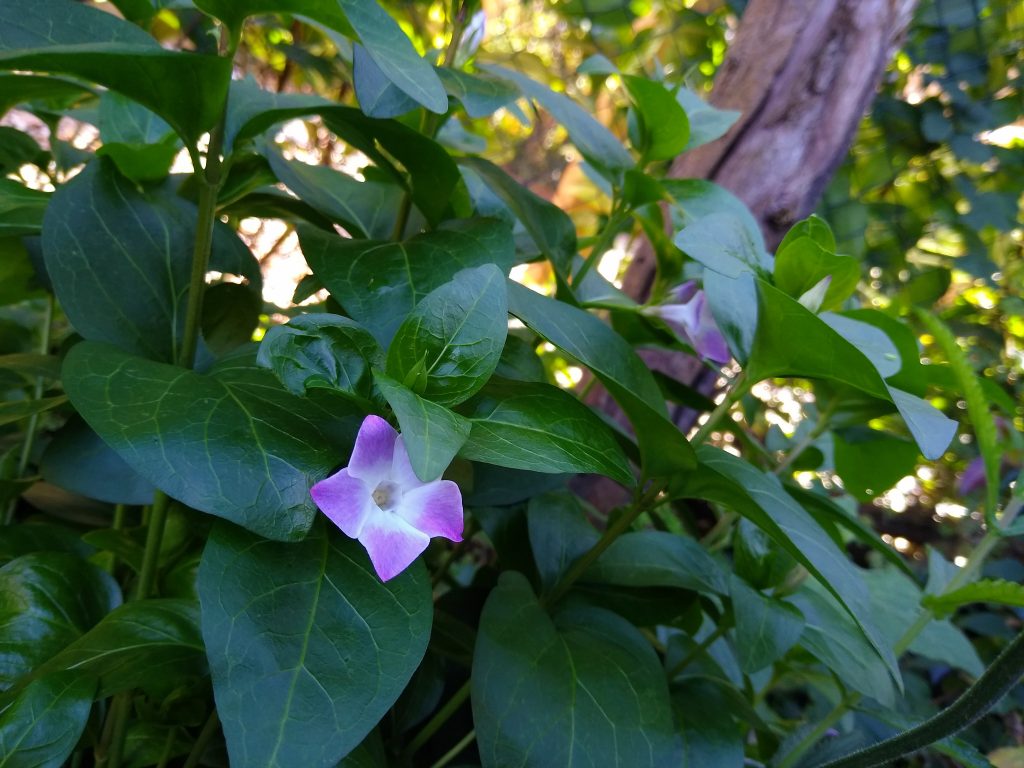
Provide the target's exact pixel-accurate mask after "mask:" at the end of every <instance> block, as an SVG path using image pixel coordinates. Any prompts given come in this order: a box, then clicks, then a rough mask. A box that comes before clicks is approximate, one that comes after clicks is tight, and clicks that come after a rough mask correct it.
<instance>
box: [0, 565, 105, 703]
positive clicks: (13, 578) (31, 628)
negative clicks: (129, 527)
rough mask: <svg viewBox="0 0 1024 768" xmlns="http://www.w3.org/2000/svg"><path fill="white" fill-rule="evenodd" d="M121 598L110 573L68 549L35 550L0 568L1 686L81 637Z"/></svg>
mask: <svg viewBox="0 0 1024 768" xmlns="http://www.w3.org/2000/svg"><path fill="white" fill-rule="evenodd" d="M120 602H121V591H120V589H118V586H117V582H115V581H114V580H113V579H112V578H111V577H110V575H109V574H107V573H105V572H103V571H101V570H100V569H99V568H97V567H96V566H95V565H92V564H91V563H87V562H86V561H84V560H82V559H81V558H79V557H77V556H75V555H73V554H70V553H66V552H37V553H34V554H27V555H23V556H22V557H19V558H16V559H14V560H11V561H10V562H9V563H7V564H6V565H5V566H3V567H2V568H0V626H3V628H4V630H3V639H2V640H0V689H2V690H6V689H7V688H10V687H11V685H12V684H13V683H14V681H15V680H17V679H18V678H19V677H21V676H22V675H24V674H27V673H29V672H31V671H32V670H33V669H35V668H36V667H37V666H39V664H41V663H42V662H44V661H46V660H47V659H48V658H50V657H51V656H53V655H54V654H55V653H57V652H58V651H60V650H62V649H63V648H64V647H65V646H66V645H68V644H69V643H71V642H72V641H74V640H77V639H78V638H79V637H81V636H82V635H83V634H84V633H85V632H87V631H88V630H89V629H91V628H92V627H93V625H95V624H96V623H97V622H98V621H99V620H100V619H102V618H103V617H104V616H106V615H107V614H108V613H109V612H110V611H112V610H113V609H114V608H116V607H117V605H118V604H120Z"/></svg>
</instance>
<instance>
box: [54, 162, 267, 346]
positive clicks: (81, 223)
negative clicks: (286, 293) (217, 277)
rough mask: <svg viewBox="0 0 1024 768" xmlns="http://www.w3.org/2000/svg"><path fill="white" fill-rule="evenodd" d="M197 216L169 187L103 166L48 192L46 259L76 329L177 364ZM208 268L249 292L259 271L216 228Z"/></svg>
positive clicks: (224, 230)
mask: <svg viewBox="0 0 1024 768" xmlns="http://www.w3.org/2000/svg"><path fill="white" fill-rule="evenodd" d="M196 222H197V211H196V208H195V206H194V205H192V204H191V203H188V202H186V201H184V200H182V199H181V198H179V197H177V196H176V195H174V194H173V192H172V191H171V190H170V189H169V188H168V187H167V186H157V187H148V188H144V189H142V190H141V191H140V189H139V188H138V187H137V186H136V185H134V184H132V183H131V182H129V181H128V180H127V179H125V178H124V177H123V176H121V175H120V174H119V173H118V172H117V170H116V169H115V168H114V166H113V164H112V163H110V162H108V161H106V160H100V161H98V162H93V163H90V164H89V165H87V166H86V168H85V169H84V170H83V171H82V172H81V173H80V174H78V175H77V176H76V177H75V178H74V179H72V180H71V181H70V182H68V183H67V184H65V185H63V186H62V187H61V188H60V190H59V191H58V192H57V193H55V194H54V196H53V200H52V202H51V203H50V205H49V207H48V208H47V209H46V217H45V219H44V226H43V254H44V256H45V259H46V266H47V271H48V272H49V275H50V279H51V280H52V282H53V288H54V292H55V293H56V295H57V298H58V299H59V300H60V303H61V307H62V308H63V309H64V311H65V312H66V313H67V315H68V318H69V319H70V320H71V323H72V324H73V325H74V326H75V329H76V330H77V331H78V332H79V333H81V334H82V335H83V336H85V337H86V338H89V339H94V340H96V341H106V342H109V343H111V344H116V345H117V346H119V347H122V348H124V349H126V350H128V351H131V352H134V353H136V354H139V355H143V356H145V357H150V358H153V359H155V360H162V361H166V362H170V361H172V360H174V359H175V358H176V356H177V352H178V349H179V347H180V345H181V335H182V333H183V331H184V325H185V308H186V304H187V301H188V284H189V276H190V273H191V269H192V267H191V264H192V250H193V247H194V240H195V228H196ZM210 268H211V269H216V270H218V271H221V272H228V273H232V274H240V275H243V276H245V277H246V278H248V279H249V281H250V284H251V285H253V286H254V287H255V286H257V285H258V284H259V281H260V275H259V264H258V263H257V262H256V260H255V259H254V258H253V256H252V254H251V253H250V252H249V250H248V249H247V248H246V247H245V245H244V244H243V243H242V241H241V240H239V239H238V237H237V236H236V235H235V234H234V233H233V232H232V231H231V230H230V229H228V228H227V227H226V226H224V225H223V224H220V222H218V227H217V228H216V230H215V233H214V240H213V253H212V255H211V259H210Z"/></svg>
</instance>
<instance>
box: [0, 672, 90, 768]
mask: <svg viewBox="0 0 1024 768" xmlns="http://www.w3.org/2000/svg"><path fill="white" fill-rule="evenodd" d="M95 690H96V681H95V680H94V679H93V678H92V677H90V676H89V675H84V674H82V673H81V672H77V671H76V672H61V673H58V674H54V675H50V676H49V677H46V678H44V679H42V680H35V681H33V682H32V683H30V684H29V685H28V687H26V688H25V690H23V691H22V692H21V693H20V694H19V695H18V698H16V699H15V700H14V701H13V702H12V703H11V704H10V706H8V707H6V708H4V709H3V710H2V711H0V765H2V766H4V768H60V766H62V765H64V763H65V761H66V760H67V759H68V758H69V757H70V756H71V752H72V750H74V748H75V745H76V744H78V739H79V737H80V736H81V735H82V731H84V730H85V724H86V723H87V722H88V720H89V712H90V711H91V710H92V695H93V691H95Z"/></svg>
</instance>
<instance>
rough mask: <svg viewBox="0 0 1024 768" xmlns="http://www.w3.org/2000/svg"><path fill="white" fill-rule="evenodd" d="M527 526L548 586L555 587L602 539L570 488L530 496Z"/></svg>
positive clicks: (534, 558)
mask: <svg viewBox="0 0 1024 768" xmlns="http://www.w3.org/2000/svg"><path fill="white" fill-rule="evenodd" d="M526 525H527V529H528V531H529V534H530V548H531V549H532V550H533V560H534V562H535V563H536V565H537V572H538V573H539V574H540V580H541V584H543V586H544V588H545V589H551V588H552V587H554V586H555V585H556V584H557V583H558V581H559V580H560V579H561V578H562V577H563V576H564V575H565V573H566V571H568V570H569V566H571V565H572V564H573V563H574V562H575V561H576V560H577V559H578V558H579V557H581V556H582V555H583V554H585V553H586V551H587V550H588V549H590V548H591V547H592V546H594V545H595V544H596V543H597V541H598V539H599V538H600V534H598V532H597V530H596V529H595V528H594V526H592V525H591V524H590V523H589V522H587V515H586V512H585V511H584V510H583V507H582V505H581V504H580V502H579V500H578V499H577V498H576V497H575V496H574V495H573V494H571V493H569V492H568V491H549V492H548V493H542V494H539V495H537V496H534V497H533V498H532V499H530V503H529V504H528V505H527V508H526Z"/></svg>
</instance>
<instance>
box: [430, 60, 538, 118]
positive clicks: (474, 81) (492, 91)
mask: <svg viewBox="0 0 1024 768" xmlns="http://www.w3.org/2000/svg"><path fill="white" fill-rule="evenodd" d="M437 75H438V77H440V78H441V83H442V84H443V85H444V89H445V90H446V91H447V92H448V95H449V96H450V97H453V98H456V99H458V100H459V103H460V104H461V105H462V108H463V109H464V110H466V114H467V115H469V116H470V117H473V118H480V117H490V116H491V115H492V114H494V113H495V112H497V111H498V110H499V109H501V108H502V107H504V106H506V105H508V104H511V103H512V102H513V101H515V100H516V99H517V98H518V96H519V92H518V91H517V90H516V89H515V88H514V87H513V86H511V85H509V84H508V83H506V82H505V81H503V80H499V79H496V78H493V77H485V76H483V75H473V74H470V73H469V72H463V71H462V70H459V69H449V68H447V67H441V68H439V69H438V70H437Z"/></svg>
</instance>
